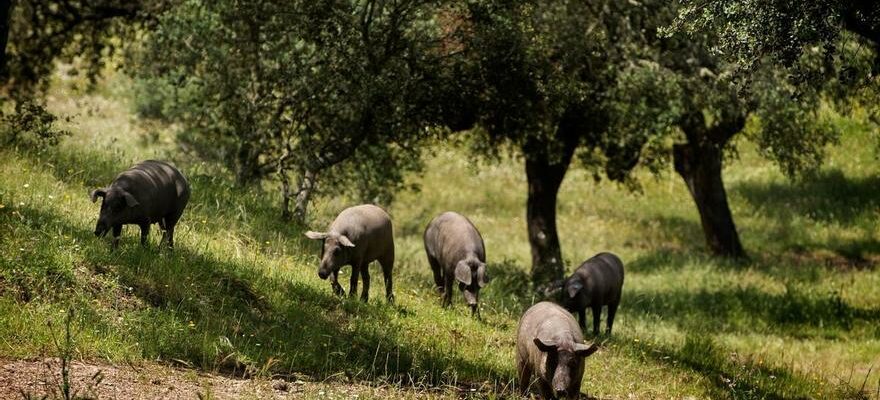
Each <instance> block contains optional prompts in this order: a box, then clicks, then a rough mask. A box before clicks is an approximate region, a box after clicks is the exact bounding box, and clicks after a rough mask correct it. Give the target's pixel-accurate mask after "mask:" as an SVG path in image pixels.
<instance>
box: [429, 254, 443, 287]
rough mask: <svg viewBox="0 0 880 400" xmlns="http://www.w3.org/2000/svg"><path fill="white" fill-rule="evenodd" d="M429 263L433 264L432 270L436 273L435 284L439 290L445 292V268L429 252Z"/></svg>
mask: <svg viewBox="0 0 880 400" xmlns="http://www.w3.org/2000/svg"><path fill="white" fill-rule="evenodd" d="M428 264H430V265H431V272H433V273H434V285H436V286H435V287H436V288H437V291H438V292H440V293H443V268H441V267H440V262H439V261H437V259H436V258H434V257H432V256H431V255H430V254H428Z"/></svg>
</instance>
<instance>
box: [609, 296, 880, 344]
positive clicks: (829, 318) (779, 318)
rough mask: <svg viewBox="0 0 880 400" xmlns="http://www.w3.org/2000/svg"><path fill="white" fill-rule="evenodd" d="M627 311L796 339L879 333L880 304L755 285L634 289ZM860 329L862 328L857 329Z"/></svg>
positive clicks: (689, 326)
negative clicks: (864, 305) (860, 304)
mask: <svg viewBox="0 0 880 400" xmlns="http://www.w3.org/2000/svg"><path fill="white" fill-rule="evenodd" d="M623 306H624V307H626V309H627V313H630V314H632V313H635V314H641V315H644V316H653V317H659V318H661V319H663V320H666V321H671V322H673V323H675V324H677V325H679V326H681V327H682V328H683V329H686V330H688V331H694V330H698V331H702V330H709V331H712V332H760V331H772V332H776V333H781V334H784V335H788V336H792V337H829V338H834V337H839V336H843V335H852V334H863V335H867V336H877V335H880V329H877V326H878V323H880V308H872V309H864V308H858V307H854V306H852V305H850V304H849V303H847V302H846V301H845V300H844V299H843V298H842V297H841V296H840V293H838V292H836V291H819V290H812V289H802V288H799V287H796V286H789V287H788V288H787V290H786V291H785V292H783V293H780V294H773V293H767V292H763V291H760V290H758V289H756V288H753V287H739V288H724V289H719V290H706V289H697V290H683V289H673V290H665V291H661V292H654V291H639V290H632V289H631V290H629V292H628V293H627V299H626V300H625V303H624V305H623ZM856 328H858V329H856Z"/></svg>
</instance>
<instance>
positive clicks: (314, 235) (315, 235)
mask: <svg viewBox="0 0 880 400" xmlns="http://www.w3.org/2000/svg"><path fill="white" fill-rule="evenodd" d="M306 237H307V238H309V239H314V240H324V239H327V233H325V232H314V231H308V232H306Z"/></svg>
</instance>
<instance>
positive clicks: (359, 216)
mask: <svg viewBox="0 0 880 400" xmlns="http://www.w3.org/2000/svg"><path fill="white" fill-rule="evenodd" d="M306 236H307V237H308V238H309V239H315V240H322V241H323V242H324V243H323V250H322V253H321V264H320V266H319V267H318V277H320V278H321V279H327V277H328V276H329V277H330V285H331V286H332V287H333V292H334V293H336V294H337V295H340V296H341V295H344V294H345V291H343V290H342V285H340V284H339V280H338V275H339V269H340V268H342V266H344V265H351V268H352V271H351V280H350V282H349V283H350V287H349V296H352V297H354V295H355V294H356V293H357V283H358V274H360V276H361V278H362V279H363V281H364V289H363V291H362V292H361V300H363V301H365V302H366V301H367V299H368V297H369V291H370V270H369V269H368V268H367V267H368V266H369V264H370V263H371V262H372V261H374V260H378V261H379V264H380V265H381V266H382V276H383V277H384V278H385V297H386V298H387V299H388V302H389V303H390V302H393V301H394V294H393V293H392V278H391V270H392V268H393V267H394V235H393V232H392V229H391V217H389V216H388V213H386V212H385V210H383V209H381V208H379V207H376V206H374V205H370V204H364V205H359V206H354V207H349V208H346V209H345V210H342V212H341V213H339V215H338V216H337V217H336V219H335V220H333V223H331V224H330V227H329V228H328V229H327V232H312V231H308V232H306Z"/></svg>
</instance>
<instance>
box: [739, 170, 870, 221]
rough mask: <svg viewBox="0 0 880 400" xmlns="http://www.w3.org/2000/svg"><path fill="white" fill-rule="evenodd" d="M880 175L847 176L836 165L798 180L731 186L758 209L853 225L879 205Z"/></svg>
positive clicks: (781, 216) (784, 216)
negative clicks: (815, 174)
mask: <svg viewBox="0 0 880 400" xmlns="http://www.w3.org/2000/svg"><path fill="white" fill-rule="evenodd" d="M878 187H880V177H875V176H872V177H866V178H848V177H846V175H844V173H843V171H841V170H840V169H832V170H828V171H822V172H821V173H820V174H819V175H818V176H816V177H814V178H811V179H808V180H806V181H804V182H802V183H786V184H782V183H772V184H766V183H756V182H743V183H741V184H738V185H736V186H734V187H733V188H732V191H733V192H734V193H737V194H739V195H741V196H743V197H744V198H745V199H746V200H747V201H748V202H749V203H750V204H751V205H752V206H753V207H755V208H757V209H759V210H761V212H762V213H764V214H766V215H768V216H771V217H774V218H777V219H789V218H791V216H792V215H802V216H806V217H807V218H809V219H812V220H815V221H824V222H837V223H841V224H844V225H853V224H856V223H858V222H859V221H862V220H864V218H863V217H864V216H865V213H873V212H874V211H876V210H877V209H878V208H880V198H878V197H877V188H878Z"/></svg>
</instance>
